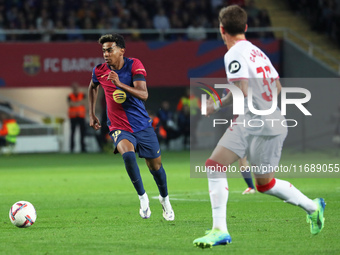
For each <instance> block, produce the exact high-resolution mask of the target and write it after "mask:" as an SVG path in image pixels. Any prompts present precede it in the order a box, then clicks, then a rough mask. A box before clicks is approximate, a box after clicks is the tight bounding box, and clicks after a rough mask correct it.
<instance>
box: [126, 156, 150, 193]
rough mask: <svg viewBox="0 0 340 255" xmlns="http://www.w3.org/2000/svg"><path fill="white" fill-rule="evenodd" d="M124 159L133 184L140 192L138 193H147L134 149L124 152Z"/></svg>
mask: <svg viewBox="0 0 340 255" xmlns="http://www.w3.org/2000/svg"><path fill="white" fill-rule="evenodd" d="M123 159H124V163H125V168H126V171H127V173H128V174H129V177H130V179H131V182H132V184H133V186H135V189H136V191H137V193H138V195H140V196H141V195H143V194H144V193H145V190H144V186H143V181H142V177H141V175H140V172H139V168H138V165H137V161H136V154H135V153H134V152H133V151H128V152H125V153H124V154H123Z"/></svg>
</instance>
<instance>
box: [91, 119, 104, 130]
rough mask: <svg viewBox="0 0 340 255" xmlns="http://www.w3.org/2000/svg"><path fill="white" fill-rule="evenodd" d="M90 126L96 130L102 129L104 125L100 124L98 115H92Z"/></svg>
mask: <svg viewBox="0 0 340 255" xmlns="http://www.w3.org/2000/svg"><path fill="white" fill-rule="evenodd" d="M90 127H92V128H93V129H94V130H98V129H100V128H101V127H102V126H101V125H100V121H99V119H98V118H97V117H96V116H90Z"/></svg>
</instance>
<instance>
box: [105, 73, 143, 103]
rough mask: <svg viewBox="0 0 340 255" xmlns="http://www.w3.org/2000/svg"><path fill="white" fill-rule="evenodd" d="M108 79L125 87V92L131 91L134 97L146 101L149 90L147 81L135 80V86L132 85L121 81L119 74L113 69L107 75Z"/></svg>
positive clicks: (122, 87) (118, 85) (120, 86)
mask: <svg viewBox="0 0 340 255" xmlns="http://www.w3.org/2000/svg"><path fill="white" fill-rule="evenodd" d="M107 79H108V80H112V81H113V83H114V84H115V85H116V86H117V87H119V88H121V89H123V90H124V91H125V92H127V93H130V94H131V95H133V96H134V97H137V98H138V99H141V100H143V101H146V100H147V99H148V96H149V94H148V90H147V88H146V82H145V81H134V82H133V87H130V86H128V85H126V84H124V83H122V82H120V80H119V77H118V74H117V73H116V72H114V71H111V72H110V74H109V75H108V77H107Z"/></svg>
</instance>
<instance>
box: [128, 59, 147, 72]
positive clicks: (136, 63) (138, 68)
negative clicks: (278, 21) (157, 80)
mask: <svg viewBox="0 0 340 255" xmlns="http://www.w3.org/2000/svg"><path fill="white" fill-rule="evenodd" d="M131 73H132V77H133V76H135V75H137V74H141V75H143V76H144V77H146V71H145V68H144V66H143V64H142V62H141V61H140V60H139V59H137V58H134V59H133V63H132V68H131Z"/></svg>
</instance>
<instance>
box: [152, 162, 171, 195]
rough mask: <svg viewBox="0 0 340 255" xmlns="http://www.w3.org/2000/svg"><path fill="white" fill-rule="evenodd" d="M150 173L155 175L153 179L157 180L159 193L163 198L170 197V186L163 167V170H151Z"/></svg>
mask: <svg viewBox="0 0 340 255" xmlns="http://www.w3.org/2000/svg"><path fill="white" fill-rule="evenodd" d="M150 173H151V174H152V175H153V178H154V179H155V182H156V184H157V186H158V190H159V193H160V194H161V196H162V197H166V196H167V195H168V186H167V183H166V173H165V171H164V168H163V165H161V168H159V170H157V171H154V170H150Z"/></svg>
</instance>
